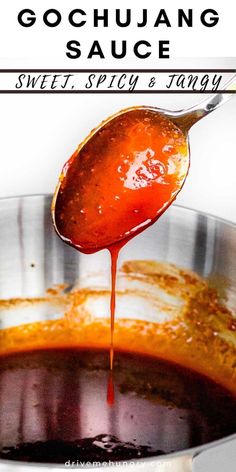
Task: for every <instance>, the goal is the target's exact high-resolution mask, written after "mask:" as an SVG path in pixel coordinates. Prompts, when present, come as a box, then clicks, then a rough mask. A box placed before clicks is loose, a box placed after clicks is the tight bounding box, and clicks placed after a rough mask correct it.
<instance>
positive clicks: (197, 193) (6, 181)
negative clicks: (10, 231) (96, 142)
mask: <svg viewBox="0 0 236 472" xmlns="http://www.w3.org/2000/svg"><path fill="white" fill-rule="evenodd" d="M159 3H160V2H158V4H157V5H154V2H151V0H145V5H143V6H140V9H142V8H152V10H153V17H154V16H155V11H156V10H158V8H161V7H164V8H165V9H166V10H167V11H168V12H170V16H171V19H173V24H175V22H176V20H175V18H176V13H175V12H176V8H178V7H180V8H194V12H195V13H196V15H195V18H196V23H195V26H194V28H192V29H191V30H189V29H187V28H185V29H183V30H177V29H176V28H174V27H173V28H169V29H168V30H166V29H165V28H160V29H158V30H155V29H153V28H152V27H151V26H150V27H149V28H148V29H147V30H142V31H139V30H138V31H137V30H135V28H130V29H129V30H127V29H125V31H124V30H121V31H120V30H117V29H116V28H114V27H113V26H112V25H111V28H109V30H103V29H101V28H100V29H99V30H98V31H93V30H91V26H90V25H89V24H88V26H86V28H85V29H84V30H83V31H77V30H76V29H73V28H72V27H70V26H68V24H67V23H66V21H64V20H63V24H62V25H61V26H60V27H58V28H56V29H47V28H46V27H44V26H43V24H42V21H41V20H40V14H42V12H43V11H45V10H46V9H48V8H57V9H60V11H61V12H62V13H63V15H64V16H63V17H64V19H65V18H66V15H67V14H68V12H69V11H70V10H71V9H73V8H76V7H77V8H84V9H86V10H87V11H89V9H91V8H98V6H97V2H95V0H86V2H84V4H82V3H81V2H78V1H76V0H73V1H72V0H67V1H66V2H64V1H62V0H57V1H56V0H52V1H51V2H50V4H49V3H48V0H28V2H27V0H8V1H7V2H6V1H5V2H1V5H0V67H1V68H4V67H11V68H17V67H21V68H23V67H29V68H32V67H37V68H41V67H50V68H53V67H54V68H55V67H67V68H69V67H71V68H79V67H81V68H82V67H87V68H89V67H93V68H95V67H100V68H102V67H104V68H105V67H106V68H110V67H117V68H122V67H126V68H127V67H129V68H131V67H136V68H139V67H143V68H145V67H146V68H158V67H162V68H171V67H180V68H184V67H206V68H207V67H221V68H233V67H234V68H235V66H236V59H230V58H234V57H235V56H236V54H235V18H236V3H235V2H234V3H233V2H229V1H228V2H227V1H226V2H222V0H221V1H220V0H214V1H213V0H211V1H210V0H209V1H207V2H206V1H205V0H199V1H198V2H193V1H192V2H191V3H190V2H189V0H182V1H181V4H179V5H178V4H177V3H178V2H176V1H173V0H172V1H171V0H165V2H162V5H160V4H159ZM132 5H133V6H134V2H131V1H126V0H120V2H119V4H118V7H119V8H129V7H132ZM27 7H30V8H32V9H35V11H36V12H37V15H38V19H37V24H36V27H35V28H33V29H32V28H30V29H23V28H21V27H20V26H19V25H18V24H17V21H16V18H17V13H18V12H19V11H20V9H22V8H27ZM106 7H108V8H110V7H111V2H110V0H109V1H108V0H103V1H102V2H99V8H106ZM138 8H139V6H138V3H137V2H135V11H136V12H137V14H138ZM205 8H215V9H216V10H217V11H218V12H219V14H220V22H219V25H218V26H217V27H216V28H211V29H210V28H209V29H204V28H203V27H202V26H201V25H200V24H199V20H198V19H199V12H200V11H201V10H203V9H205ZM151 17H152V15H151ZM96 38H99V39H101V41H102V42H103V43H104V44H106V46H105V50H106V53H108V54H109V40H110V39H116V38H120V39H126V38H127V39H128V40H129V41H131V43H132V41H134V40H139V39H148V40H150V41H151V42H152V43H153V44H155V42H156V41H157V40H158V38H160V39H170V40H171V52H172V60H171V61H166V60H165V61H164V62H163V61H158V60H157V59H156V58H155V57H152V58H151V59H150V60H147V61H138V60H136V61H135V60H134V59H133V58H132V56H131V55H130V57H129V58H127V59H126V60H124V61H118V62H117V61H115V60H111V59H107V60H103V61H102V63H101V61H98V60H93V61H86V59H85V57H82V59H81V60H77V61H71V60H69V59H67V58H66V56H65V44H66V42H67V41H68V40H70V39H79V40H81V43H82V44H83V51H86V48H87V47H88V44H89V42H91V41H92V40H93V39H96ZM208 57H211V58H215V59H214V60H213V59H207V58H208ZM183 58H185V59H183ZM187 58H191V59H187ZM200 58H201V59H200ZM203 58H204V59H203ZM220 58H221V59H220ZM222 58H224V59H222ZM202 98H203V97H202V96H201V95H192V96H189V95H188V96H186V95H167V94H166V95H160V96H154V95H150V96H148V95H145V96H141V95H114V96H113V95H106V96H105V95H104V96H103V95H98V96H94V95H66V96H65V95H28V96H26V95H14V96H13V95H0V110H1V113H0V133H1V134H0V135H1V140H0V164H1V174H0V176H1V177H0V178H1V185H0V197H5V196H11V195H20V194H29V193H48V192H50V193H51V192H53V190H54V188H55V185H56V182H57V177H58V175H59V172H60V170H61V167H62V165H63V163H64V161H65V160H66V159H67V158H68V157H69V156H70V155H71V154H72V152H73V151H74V149H75V148H76V147H77V145H78V143H79V142H80V141H81V140H82V139H83V138H84V137H85V136H86V135H87V134H88V132H89V131H90V130H91V129H92V128H93V127H94V126H96V125H97V124H99V122H100V121H101V120H103V119H104V118H106V117H107V116H109V115H111V114H113V113H114V112H116V111H117V110H119V109H121V108H123V107H127V106H131V105H138V104H145V105H152V106H158V107H163V108H169V109H179V108H183V107H187V106H190V105H193V104H195V103H196V102H198V101H200V100H202ZM190 143H191V169H190V174H189V176H188V179H187V182H186V184H185V187H184V189H183V190H182V192H181V194H180V196H179V197H178V203H180V204H182V205H186V206H188V207H192V208H196V209H199V210H202V211H205V212H209V213H212V214H215V215H218V216H221V217H223V218H227V219H229V220H232V221H235V222H236V152H235V146H236V96H234V98H233V99H232V100H231V101H229V102H228V103H227V104H226V105H224V106H223V107H222V108H220V109H219V110H217V111H216V112H214V113H212V115H210V116H209V117H207V118H204V120H202V121H201V122H199V123H198V124H196V125H195V126H194V128H193V129H192V131H191V133H190ZM235 462H236V457H235V445H233V446H232V447H225V449H221V450H220V452H219V453H217V454H215V453H214V452H213V451H212V453H209V462H206V460H205V459H204V456H203V458H202V459H201V457H200V458H199V467H198V466H197V465H196V471H199V472H200V471H201V472H205V471H209V472H210V471H214V472H220V471H222V470H224V468H225V470H228V471H230V472H231V471H232V472H233V470H234V469H233V468H234V467H235Z"/></svg>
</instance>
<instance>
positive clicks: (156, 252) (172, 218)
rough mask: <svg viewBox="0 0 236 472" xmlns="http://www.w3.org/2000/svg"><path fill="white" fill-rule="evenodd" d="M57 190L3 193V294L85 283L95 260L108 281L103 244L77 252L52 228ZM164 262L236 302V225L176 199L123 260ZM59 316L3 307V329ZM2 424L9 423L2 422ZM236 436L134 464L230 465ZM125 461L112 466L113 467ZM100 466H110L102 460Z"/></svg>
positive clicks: (171, 467)
mask: <svg viewBox="0 0 236 472" xmlns="http://www.w3.org/2000/svg"><path fill="white" fill-rule="evenodd" d="M50 204H51V196H43V195H39V196H26V197H16V198H9V199H2V200H0V228H1V230H0V299H10V298H26V297H40V296H43V295H44V294H45V291H46V290H47V289H48V288H49V287H52V286H54V285H55V284H63V283H66V284H68V286H69V287H70V286H72V285H73V284H74V283H75V281H76V280H78V281H79V282H80V281H81V282H82V283H84V278H85V275H86V277H87V276H89V275H91V274H90V273H91V272H93V269H94V267H96V270H97V271H98V272H102V273H103V274H104V277H105V278H106V279H107V283H108V284H109V276H110V274H109V259H108V255H107V253H106V252H105V251H102V252H99V253H97V254H95V255H92V256H85V255H82V254H79V253H76V251H75V250H73V249H72V248H70V247H69V246H67V245H65V244H63V243H62V242H61V241H60V240H59V238H58V237H57V236H56V234H55V233H54V230H53V228H52V224H51V216H50ZM140 258H142V259H152V260H158V261H166V262H171V263H174V264H177V265H179V266H182V267H186V268H188V269H191V270H193V271H196V272H197V273H198V274H200V275H201V276H203V277H207V278H210V279H211V281H212V283H213V284H215V285H216V286H218V288H219V287H220V286H221V284H222V283H223V284H224V291H225V294H226V295H227V299H228V304H229V305H230V306H231V307H233V306H234V307H235V304H236V226H234V225H233V224H231V223H229V222H226V221H223V220H220V219H217V218H214V217H212V216H208V215H205V214H202V213H198V212H196V211H193V210H189V209H185V208H181V207H177V206H172V207H171V208H170V209H169V210H168V211H167V213H166V214H165V215H163V216H162V217H161V219H160V220H159V222H157V223H156V224H155V225H154V226H153V227H151V228H149V229H147V230H146V231H145V232H144V233H142V234H141V235H139V236H138V237H137V238H135V239H134V240H133V241H132V242H130V243H129V244H128V245H127V246H126V247H125V248H124V250H123V251H122V255H121V260H122V261H126V260H132V259H140ZM54 316H61V315H60V314H58V313H55V312H53V310H52V308H47V307H46V308H45V307H44V308H43V309H40V310H36V311H32V310H30V312H29V313H28V312H27V310H22V311H21V310H18V311H17V310H15V311H14V310H11V314H10V315H9V313H8V312H7V310H1V311H0V329H2V330H3V329H5V328H7V327H9V326H14V325H18V324H22V323H26V322H29V321H34V320H45V319H51V318H53V317H54ZM1 427H4V425H2V426H1ZM235 449H236V435H234V436H230V437H228V438H225V439H223V440H220V441H217V442H215V443H211V444H206V445H204V446H201V447H198V448H195V449H191V450H186V451H182V452H180V453H176V454H171V455H166V456H164V458H163V456H161V457H157V458H152V459H145V460H140V461H138V462H136V464H135V465H131V464H130V465H129V466H128V470H131V471H133V470H135V471H139V470H140V471H141V470H145V471H146V470H148V471H150V472H152V471H153V472H154V471H155V472H156V471H160V472H167V471H168V472H172V471H173V472H180V471H181V472H190V471H192V470H193V471H199V472H200V471H205V470H208V471H209V472H210V471H211V470H212V471H213V470H214V472H216V471H218V470H219V471H220V470H223V467H226V468H227V470H230V471H232V472H233V470H234V467H235V462H236V453H235V452H234V450H235ZM115 469H116V470H117V469H118V470H119V469H121V470H124V469H126V467H124V468H123V467H121V466H116V467H115V466H114V467H113V466H112V467H110V470H115ZM40 470H54V471H57V470H61V467H59V466H52V465H48V466H47V465H33V464H26V463H16V462H14V463H13V462H9V461H0V471H4V472H10V471H16V472H23V471H24V472H25V471H28V472H36V471H40ZM100 470H105V468H103V467H101V468H100Z"/></svg>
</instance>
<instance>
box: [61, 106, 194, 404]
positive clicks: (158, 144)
mask: <svg viewBox="0 0 236 472" xmlns="http://www.w3.org/2000/svg"><path fill="white" fill-rule="evenodd" d="M188 168H189V155H188V144H187V141H186V136H185V135H184V133H183V132H182V131H181V130H180V129H179V128H178V127H177V126H176V125H175V124H174V123H172V122H171V121H170V120H169V119H167V118H166V117H165V116H163V115H161V114H160V113H158V112H157V111H156V110H155V109H148V108H145V107H140V108H131V109H128V110H124V111H123V112H120V113H119V114H117V115H115V116H114V117H111V118H110V119H108V120H107V121H106V122H104V123H103V124H102V125H101V126H99V127H98V128H97V129H95V130H94V131H93V132H92V133H91V135H90V136H88V138H86V139H85V141H84V142H83V143H82V144H81V145H80V146H79V148H78V149H77V150H76V151H75V153H74V154H73V155H72V157H71V158H70V159H69V161H68V162H67V163H66V164H65V166H64V168H63V171H62V174H61V177H60V180H59V184H58V187H57V190H56V192H55V196H54V200H53V205H52V213H53V220H54V225H55V228H56V231H57V232H58V234H59V236H60V237H61V238H62V239H63V240H64V241H65V242H67V243H68V244H70V245H72V246H73V247H75V248H76V249H78V250H80V251H81V252H84V253H93V252H96V251H98V250H100V249H104V248H106V249H108V250H109V252H110V255H111V300H110V318H111V348H110V369H111V370H112V368H113V358H114V320H115V284H116V270H117V259H118V254H119V251H120V249H121V247H122V246H123V245H124V244H125V243H126V242H127V241H129V240H130V239H131V238H132V237H134V236H135V235H137V234H138V233H140V232H141V231H143V230H144V229H145V228H146V227H148V226H149V225H151V224H153V223H154V222H155V221H156V220H157V219H158V218H159V216H160V215H161V214H162V213H163V212H164V211H165V210H166V209H167V208H168V206H169V205H170V204H171V202H172V201H173V200H174V199H175V197H176V195H177V193H178V192H179V191H180V189H181V187H182V185H183V183H184V181H185V178H186V175H187V173H188ZM109 385H111V382H109ZM109 388H111V387H109ZM111 391H113V393H114V389H113V390H112V388H111ZM108 397H109V398H111V397H112V394H110V393H109V392H108Z"/></svg>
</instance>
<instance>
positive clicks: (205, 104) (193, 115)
mask: <svg viewBox="0 0 236 472" xmlns="http://www.w3.org/2000/svg"><path fill="white" fill-rule="evenodd" d="M223 90H236V74H234V75H233V77H232V78H231V79H230V80H229V81H228V82H226V84H225V86H224V89H223ZM233 95H234V93H217V94H215V95H213V96H210V97H209V98H207V99H205V100H203V101H202V102H200V103H198V104H197V105H194V106H193V107H191V108H189V109H188V110H183V111H179V112H176V113H173V121H175V122H176V124H177V125H178V126H179V127H180V128H181V129H182V130H183V131H184V132H185V133H187V132H188V131H189V129H190V128H191V127H192V126H193V125H194V124H195V123H197V121H199V120H200V119H201V118H203V117H204V116H206V115H208V113H211V112H212V111H214V110H216V109H217V108H219V107H220V106H221V105H223V104H224V103H226V102H227V101H228V100H229V99H230V98H232V97H233Z"/></svg>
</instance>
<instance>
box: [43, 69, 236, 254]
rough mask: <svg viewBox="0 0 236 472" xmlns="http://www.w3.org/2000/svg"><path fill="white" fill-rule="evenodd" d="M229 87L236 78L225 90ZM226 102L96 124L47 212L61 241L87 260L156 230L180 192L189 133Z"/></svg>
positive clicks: (124, 114)
mask: <svg viewBox="0 0 236 472" xmlns="http://www.w3.org/2000/svg"><path fill="white" fill-rule="evenodd" d="M235 86H236V74H235V75H234V76H233V77H232V78H231V80H230V81H229V82H228V83H227V84H226V85H225V90H232V88H233V87H235ZM232 95H233V94H230V93H225V94H223V93H218V94H216V95H214V96H211V97H210V98H208V99H206V100H204V101H203V102H201V103H200V104H198V105H196V106H194V107H191V108H189V109H187V110H180V111H168V110H164V109H160V108H154V107H145V106H141V107H132V108H129V109H126V110H122V111H120V112H118V113H117V114H115V115H113V116H111V117H110V118H108V119H107V120H106V121H104V122H103V123H101V125H100V126H98V127H97V128H96V129H95V130H93V131H92V133H91V134H90V135H89V136H88V137H87V138H86V139H85V140H84V141H83V142H82V143H81V144H80V146H79V147H78V149H77V150H76V152H75V153H74V154H73V156H72V157H71V158H70V160H69V161H68V162H67V163H66V164H65V166H64V168H63V170H62V173H61V176H60V179H59V183H58V186H57V188H56V191H55V194H54V198H53V204H52V217H53V222H54V226H55V229H56V231H57V233H58V234H59V236H60V237H61V238H62V239H63V240H64V241H65V242H67V243H68V244H70V245H72V246H74V247H76V248H77V249H79V250H80V251H82V252H85V253H91V252H96V251H97V250H100V249H103V248H110V247H111V246H112V245H114V244H120V246H121V245H122V244H124V243H125V242H126V241H127V240H129V239H131V238H132V237H133V236H135V235H136V234H138V233H139V232H141V231H143V230H144V229H145V228H146V227H147V226H149V225H150V224H152V223H154V221H156V220H157V218H159V216H160V215H161V214H162V213H163V212H164V211H165V210H166V209H167V208H168V206H169V205H170V204H171V203H172V202H173V200H174V199H175V198H176V196H177V194H178V192H179V191H180V189H181V188H182V186H183V184H184V181H185V178H186V176H187V173H188V169H189V145H188V132H189V130H190V128H191V127H192V126H193V125H194V124H195V123H196V122H197V121H199V120H200V119H201V118H203V117H204V116H206V115H208V114H209V113H211V112H212V111H214V110H216V109H217V108H219V106H221V105H222V104H224V103H225V102H227V101H228V100H229V99H230V98H231V97H232ZM132 120H133V121H132ZM149 135H150V138H149V137H148V136H149ZM140 137H141V138H142V139H141V138H140ZM122 140H123V141H122ZM142 140H143V141H142ZM122 146H123V148H122Z"/></svg>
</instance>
